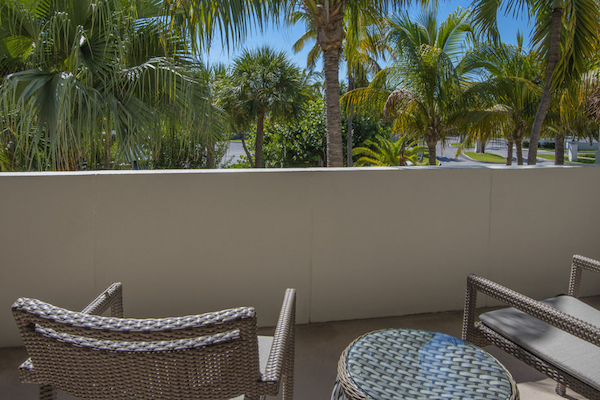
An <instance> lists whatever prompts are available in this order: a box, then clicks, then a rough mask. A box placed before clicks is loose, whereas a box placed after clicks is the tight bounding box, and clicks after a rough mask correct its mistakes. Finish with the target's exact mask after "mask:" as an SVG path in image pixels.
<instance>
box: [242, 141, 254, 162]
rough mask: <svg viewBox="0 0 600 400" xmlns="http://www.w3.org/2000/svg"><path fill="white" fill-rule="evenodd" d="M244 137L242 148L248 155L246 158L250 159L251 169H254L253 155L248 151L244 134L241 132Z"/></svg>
mask: <svg viewBox="0 0 600 400" xmlns="http://www.w3.org/2000/svg"><path fill="white" fill-rule="evenodd" d="M241 137H242V147H243V148H244V153H246V157H248V162H250V168H254V160H252V154H250V152H249V151H248V147H247V146H246V141H245V140H244V133H243V132H241Z"/></svg>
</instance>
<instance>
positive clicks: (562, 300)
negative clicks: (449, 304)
mask: <svg viewBox="0 0 600 400" xmlns="http://www.w3.org/2000/svg"><path fill="white" fill-rule="evenodd" d="M584 269H585V270H589V271H594V272H600V262H598V261H595V260H592V259H589V258H585V257H582V256H574V257H573V265H572V268H571V279H570V283H569V291H568V295H561V296H557V297H553V298H550V299H546V300H543V301H536V300H533V299H531V298H529V297H527V296H524V295H522V294H519V293H517V292H515V291H513V290H510V289H508V288H506V287H504V286H501V285H499V284H497V283H494V282H492V281H490V280H488V279H484V278H481V277H478V276H476V275H469V277H468V279H467V293H466V301H465V314H464V320H463V339H465V340H468V341H470V342H472V343H474V344H476V345H478V346H485V345H488V344H494V345H496V346H498V347H500V348H501V349H503V350H505V351H506V352H508V353H510V354H511V355H513V356H515V357H516V358H518V359H519V360H521V361H524V362H525V363H527V364H529V365H530V366H532V367H534V368H536V369H537V370H538V371H540V372H542V373H544V374H546V375H547V376H549V377H550V378H552V379H554V380H555V381H556V382H557V383H558V385H557V387H556V392H557V393H558V394H560V395H564V394H565V386H566V387H569V388H571V389H573V390H574V391H575V392H578V393H580V394H581V395H583V396H585V397H587V398H589V399H600V348H599V347H598V346H600V328H599V327H600V311H599V310H597V309H595V308H592V307H590V306H589V305H587V304H585V303H583V302H582V301H580V300H579V299H578V297H579V286H580V282H581V273H582V271H583V270H584ZM478 291H479V292H482V293H485V294H486V295H488V296H491V297H493V298H495V299H498V300H500V301H502V302H503V303H505V304H508V305H509V306H512V307H511V308H506V309H501V310H496V311H490V312H487V313H484V314H481V315H480V316H479V320H480V321H476V312H475V304H476V300H477V292H478Z"/></svg>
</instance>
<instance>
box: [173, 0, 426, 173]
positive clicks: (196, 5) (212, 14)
mask: <svg viewBox="0 0 600 400" xmlns="http://www.w3.org/2000/svg"><path fill="white" fill-rule="evenodd" d="M167 3H168V5H170V7H171V9H172V10H176V9H183V10H184V11H183V12H182V14H181V15H182V18H183V19H184V20H186V21H187V24H188V26H190V27H193V29H194V31H193V32H192V31H191V33H190V38H192V39H194V38H200V40H199V41H198V42H202V38H206V37H208V38H209V39H210V38H212V32H213V31H214V29H215V27H221V33H222V35H223V37H224V38H225V41H226V42H227V43H229V42H230V39H231V40H236V39H241V38H243V37H244V35H245V34H246V32H247V30H248V27H249V25H250V24H251V23H252V22H253V21H255V20H256V21H259V23H260V24H261V26H262V24H264V23H266V21H269V20H273V19H274V20H275V21H276V22H279V21H281V20H284V19H286V18H289V17H291V16H292V15H293V14H294V12H295V11H298V10H300V11H302V12H304V13H305V14H306V15H308V16H309V17H310V18H311V19H312V21H313V22H314V26H315V30H316V33H317V35H316V40H317V44H318V45H319V46H320V48H321V50H322V51H323V64H324V65H323V69H324V75H325V102H326V114H327V165H328V166H331V167H341V166H343V151H342V148H343V147H342V126H341V110H340V102H339V101H340V93H339V60H340V51H341V48H342V43H343V41H344V36H345V30H344V27H345V25H344V21H347V23H348V26H350V27H356V26H358V24H359V19H360V17H361V15H363V13H364V12H366V11H368V10H370V9H377V10H378V11H379V12H380V13H383V14H385V13H387V12H388V10H397V9H399V8H401V7H404V6H406V5H408V4H410V3H412V1H411V0H264V1H249V0H213V1H205V0H186V1H183V0H167ZM418 3H420V4H421V5H425V4H428V1H427V0H420V1H418ZM352 29H354V28H352ZM198 33H203V35H200V36H199V35H198Z"/></svg>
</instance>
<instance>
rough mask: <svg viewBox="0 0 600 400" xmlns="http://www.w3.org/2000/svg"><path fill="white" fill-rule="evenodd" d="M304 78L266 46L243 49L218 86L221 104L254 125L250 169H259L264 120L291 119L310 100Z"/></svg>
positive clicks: (281, 53)
mask: <svg viewBox="0 0 600 400" xmlns="http://www.w3.org/2000/svg"><path fill="white" fill-rule="evenodd" d="M304 83H305V79H304V76H303V74H302V72H301V71H300V69H299V68H297V67H295V66H294V65H293V64H292V63H291V62H290V61H289V60H288V59H287V57H286V55H285V53H283V52H275V51H273V50H271V49H270V48H269V47H262V48H260V49H257V50H254V51H250V50H245V51H244V52H243V53H242V55H241V56H239V57H238V58H236V59H235V60H234V63H233V67H232V70H231V74H230V75H229V77H228V78H227V80H226V82H225V83H224V84H223V85H222V93H221V102H222V104H223V105H224V108H225V109H229V110H232V111H235V115H236V116H237V117H236V118H239V117H240V116H243V117H244V118H245V119H246V120H247V121H250V120H251V121H255V123H256V147H255V153H254V167H255V168H262V166H263V160H262V147H263V138H264V122H265V117H267V115H270V116H272V117H274V118H277V117H286V118H295V117H297V116H299V115H300V113H301V111H302V109H303V107H304V105H305V104H306V102H307V101H308V99H309V97H310V93H309V90H308V87H307V86H306V85H305V84H304Z"/></svg>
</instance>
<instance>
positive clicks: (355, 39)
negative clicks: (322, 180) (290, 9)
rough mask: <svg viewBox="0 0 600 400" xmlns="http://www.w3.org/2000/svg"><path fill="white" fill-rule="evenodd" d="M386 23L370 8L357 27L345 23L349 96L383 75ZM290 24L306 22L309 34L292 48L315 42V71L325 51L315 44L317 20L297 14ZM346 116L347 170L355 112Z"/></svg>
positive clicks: (312, 55) (343, 54)
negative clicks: (381, 58) (383, 25)
mask: <svg viewBox="0 0 600 400" xmlns="http://www.w3.org/2000/svg"><path fill="white" fill-rule="evenodd" d="M383 19H384V15H381V14H380V13H379V10H378V9H373V8H369V9H367V10H363V13H362V14H361V15H360V18H359V20H358V24H357V26H349V25H348V23H347V21H346V22H345V28H344V29H345V31H346V34H345V37H344V42H343V44H342V50H341V52H340V57H341V58H343V59H344V60H345V61H346V70H347V79H348V86H347V92H351V91H352V90H354V89H355V88H359V87H365V86H367V85H368V84H369V81H368V78H369V75H371V74H377V73H378V72H379V71H381V66H380V65H379V63H378V62H377V57H378V56H379V55H383V46H382V45H381V44H382V43H383V41H379V40H378V39H379V35H378V34H377V32H378V31H380V28H381V27H380V26H379V24H380V22H381V21H382V20H383ZM290 22H291V23H293V24H295V23H298V22H303V23H304V25H305V26H306V32H305V33H304V34H303V35H302V36H301V37H300V38H298V40H297V41H296V42H295V43H294V45H293V46H292V47H293V49H294V52H296V53H298V52H300V51H302V50H303V49H304V46H305V45H306V43H307V41H310V40H315V44H314V46H313V47H312V48H311V49H310V51H309V52H308V57H307V60H306V63H307V68H308V69H309V70H313V69H314V68H315V66H316V63H317V60H318V59H319V58H321V57H322V55H323V51H322V50H321V47H320V46H319V44H318V43H317V42H316V38H317V31H316V28H315V24H314V20H313V19H312V18H311V16H310V15H309V14H307V13H305V12H302V11H297V12H295V13H294V14H293V15H292V16H291V18H290ZM346 113H347V114H346V116H347V123H348V126H347V131H346V132H347V138H346V149H347V155H346V160H347V164H346V165H347V166H348V167H351V166H352V143H353V115H352V113H353V110H352V109H349V110H346Z"/></svg>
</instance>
